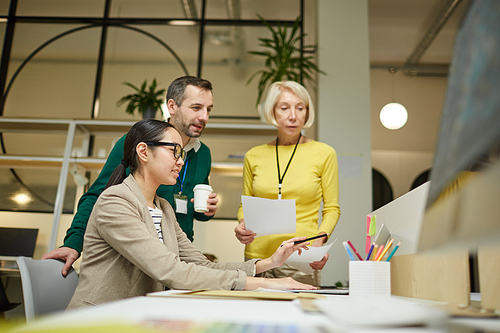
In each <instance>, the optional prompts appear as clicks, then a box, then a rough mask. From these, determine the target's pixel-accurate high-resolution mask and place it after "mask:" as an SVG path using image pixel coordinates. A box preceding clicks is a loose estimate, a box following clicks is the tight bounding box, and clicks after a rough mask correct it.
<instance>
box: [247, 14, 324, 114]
mask: <svg viewBox="0 0 500 333" xmlns="http://www.w3.org/2000/svg"><path fill="white" fill-rule="evenodd" d="M257 16H258V17H259V19H260V20H261V21H262V22H263V23H264V24H265V25H266V27H267V28H268V29H269V31H270V32H271V34H272V38H259V41H260V45H261V46H262V47H264V48H266V50H265V51H249V52H248V53H250V54H253V55H257V56H262V57H265V58H266V61H265V66H264V67H265V68H264V69H261V70H259V71H257V72H255V73H254V74H253V75H252V76H251V77H250V79H249V80H248V81H247V85H248V84H250V82H252V80H253V79H254V78H255V77H256V76H257V75H259V74H260V79H259V85H258V97H257V103H256V105H257V106H259V104H260V101H261V99H262V96H263V94H264V92H265V91H266V89H267V87H268V86H269V85H270V84H272V83H273V82H276V81H282V80H285V81H286V80H290V81H296V82H299V83H302V82H301V81H302V79H305V80H307V81H308V82H309V83H310V84H313V83H314V78H313V74H314V73H315V72H319V73H321V74H326V73H325V72H323V71H321V70H320V69H319V68H318V66H317V65H316V64H315V63H313V62H312V59H313V56H312V55H308V56H305V55H304V53H306V54H314V53H316V46H315V45H304V46H302V47H300V40H301V39H302V38H304V37H305V36H306V34H297V33H298V28H299V23H300V20H299V17H297V18H296V19H295V22H294V23H293V25H292V27H289V26H288V25H287V24H284V25H282V24H279V23H278V25H277V27H276V29H274V28H273V27H272V26H271V25H270V24H269V23H268V22H267V21H266V20H265V19H264V18H263V17H262V16H260V15H257ZM297 43H299V45H297Z"/></svg>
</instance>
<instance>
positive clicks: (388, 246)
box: [377, 238, 394, 261]
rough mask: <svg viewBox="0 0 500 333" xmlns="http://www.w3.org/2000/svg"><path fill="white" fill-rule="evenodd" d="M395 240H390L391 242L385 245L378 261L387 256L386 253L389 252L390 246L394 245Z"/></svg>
mask: <svg viewBox="0 0 500 333" xmlns="http://www.w3.org/2000/svg"><path fill="white" fill-rule="evenodd" d="M393 242H394V238H393V239H391V241H390V242H389V244H387V246H386V247H385V249H384V251H382V253H381V254H380V257H378V258H377V261H380V260H381V259H382V258H383V257H384V256H385V254H386V253H387V251H388V250H389V248H390V247H391V246H392V243H393Z"/></svg>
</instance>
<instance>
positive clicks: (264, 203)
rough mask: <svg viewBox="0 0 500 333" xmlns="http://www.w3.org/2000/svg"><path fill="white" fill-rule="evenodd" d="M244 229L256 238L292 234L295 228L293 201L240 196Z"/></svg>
mask: <svg viewBox="0 0 500 333" xmlns="http://www.w3.org/2000/svg"><path fill="white" fill-rule="evenodd" d="M241 203H242V205H243V214H244V215H245V228H246V229H247V230H252V231H253V232H255V233H256V234H257V237H258V236H264V235H276V234H293V233H295V230H296V229H295V228H296V224H297V222H296V218H295V200H272V199H264V198H257V197H249V196H245V195H242V196H241Z"/></svg>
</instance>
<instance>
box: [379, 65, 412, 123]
mask: <svg viewBox="0 0 500 333" xmlns="http://www.w3.org/2000/svg"><path fill="white" fill-rule="evenodd" d="M389 73H391V83H392V91H391V93H392V102H391V103H388V104H386V105H384V107H382V109H381V110H380V122H381V123H382V125H384V127H385V128H387V129H390V130H397V129H400V128H401V127H403V126H404V125H405V124H406V122H407V121H408V111H407V110H406V108H405V107H404V106H403V105H402V104H400V103H396V102H394V73H396V69H395V68H389Z"/></svg>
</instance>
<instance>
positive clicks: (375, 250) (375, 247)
mask: <svg viewBox="0 0 500 333" xmlns="http://www.w3.org/2000/svg"><path fill="white" fill-rule="evenodd" d="M377 250H378V245H377V244H375V246H374V247H373V251H372V253H373V255H372V261H375V260H377V252H378V251H377Z"/></svg>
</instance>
